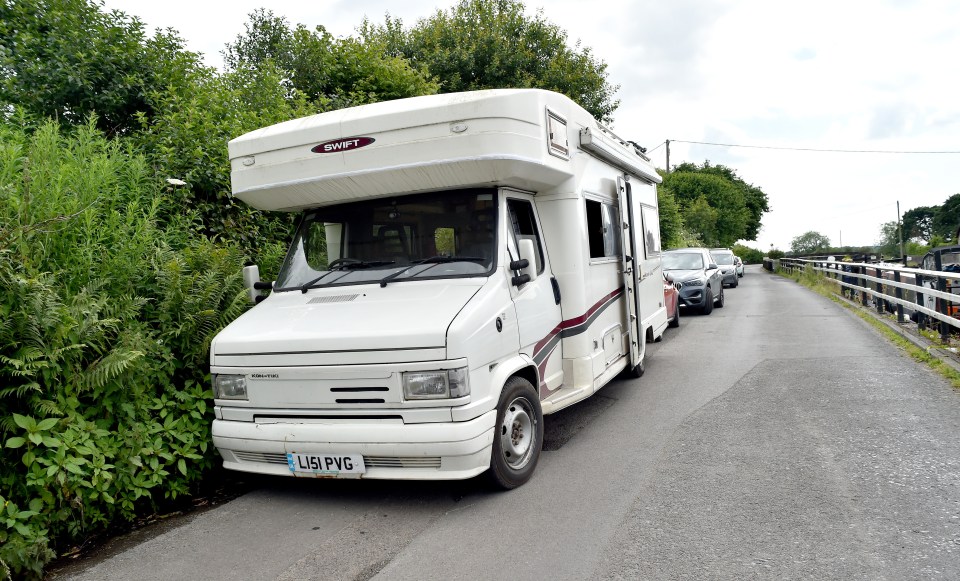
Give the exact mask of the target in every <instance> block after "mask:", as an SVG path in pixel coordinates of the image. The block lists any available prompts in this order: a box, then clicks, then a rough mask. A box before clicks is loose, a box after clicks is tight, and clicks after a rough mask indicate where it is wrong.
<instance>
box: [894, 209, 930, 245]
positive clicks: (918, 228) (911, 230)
mask: <svg viewBox="0 0 960 581" xmlns="http://www.w3.org/2000/svg"><path fill="white" fill-rule="evenodd" d="M937 209H938V207H936V206H920V207H918V208H913V209H912V210H907V211H906V212H904V213H903V217H902V218H901V220H902V221H903V238H904V239H905V240H906V239H913V238H916V239H918V240H922V241H923V242H925V243H929V242H930V239H931V238H933V234H934V232H933V218H934V216H936V213H937Z"/></svg>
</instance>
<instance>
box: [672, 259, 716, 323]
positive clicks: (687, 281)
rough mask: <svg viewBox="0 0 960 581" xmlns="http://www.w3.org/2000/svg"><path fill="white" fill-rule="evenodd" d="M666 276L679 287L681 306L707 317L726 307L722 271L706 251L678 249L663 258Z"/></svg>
mask: <svg viewBox="0 0 960 581" xmlns="http://www.w3.org/2000/svg"><path fill="white" fill-rule="evenodd" d="M660 258H661V261H660V262H661V264H662V266H663V274H664V275H665V276H666V277H667V279H668V280H670V282H672V283H674V284H679V285H680V297H679V299H680V306H682V307H686V308H690V309H696V310H698V311H700V312H701V313H703V314H704V315H709V314H710V313H711V312H713V308H714V307H716V308H718V309H720V308H723V302H724V297H723V284H722V282H721V275H720V268H719V267H717V265H716V263H715V262H714V261H713V257H712V256H710V253H709V252H708V251H707V249H706V248H679V249H677V250H668V251H666V252H664V253H663V254H662V255H661V256H660Z"/></svg>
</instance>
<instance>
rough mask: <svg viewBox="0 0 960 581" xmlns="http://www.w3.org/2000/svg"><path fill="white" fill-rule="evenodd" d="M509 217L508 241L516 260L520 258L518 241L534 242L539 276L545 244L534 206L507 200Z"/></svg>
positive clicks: (541, 269)
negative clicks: (541, 239)
mask: <svg viewBox="0 0 960 581" xmlns="http://www.w3.org/2000/svg"><path fill="white" fill-rule="evenodd" d="M507 215H508V218H509V224H508V226H509V230H510V237H509V239H508V241H507V243H508V245H509V248H510V252H511V254H512V255H513V256H514V258H519V256H520V254H519V253H518V252H517V248H519V246H518V244H517V243H518V241H520V240H525V239H526V240H532V241H533V247H534V248H535V249H536V259H537V274H541V273H542V272H543V263H544V260H543V244H542V243H541V242H540V232H539V231H538V230H537V220H536V218H535V216H534V213H533V204H531V203H530V202H528V201H526V200H511V199H508V200H507Z"/></svg>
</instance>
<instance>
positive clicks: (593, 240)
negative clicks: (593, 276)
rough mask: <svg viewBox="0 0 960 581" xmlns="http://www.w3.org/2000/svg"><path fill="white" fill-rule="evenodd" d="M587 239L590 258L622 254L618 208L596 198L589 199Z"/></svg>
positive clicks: (611, 256)
mask: <svg viewBox="0 0 960 581" xmlns="http://www.w3.org/2000/svg"><path fill="white" fill-rule="evenodd" d="M586 202H587V239H588V241H589V243H590V258H616V257H618V256H620V229H619V228H618V227H617V225H618V224H619V220H618V219H617V208H616V206H614V205H613V204H605V203H603V202H598V201H596V200H587V201H586Z"/></svg>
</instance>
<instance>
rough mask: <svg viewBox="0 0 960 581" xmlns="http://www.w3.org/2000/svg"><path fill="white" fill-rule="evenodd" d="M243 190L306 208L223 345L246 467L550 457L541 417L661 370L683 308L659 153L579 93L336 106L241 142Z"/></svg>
mask: <svg viewBox="0 0 960 581" xmlns="http://www.w3.org/2000/svg"><path fill="white" fill-rule="evenodd" d="M229 151H230V163H231V169H232V183H233V194H234V196H235V197H237V198H239V199H240V200H243V201H244V202H245V203H247V204H249V205H251V206H253V207H256V208H260V209H262V210H277V211H286V212H301V213H302V217H301V219H300V223H299V226H298V230H297V232H296V235H295V238H294V240H293V243H292V245H291V247H290V249H289V251H288V253H287V256H286V259H285V261H284V263H283V266H282V268H281V271H280V273H279V275H278V277H277V280H275V281H273V282H272V283H261V282H259V275H258V274H257V273H256V272H255V270H254V269H255V267H252V268H251V270H249V271H247V272H245V276H246V279H247V283H248V285H249V286H250V287H251V295H253V294H255V293H258V291H257V290H255V289H254V288H253V287H254V285H255V286H256V288H257V289H264V288H269V289H272V290H271V292H270V294H269V296H267V297H266V298H265V299H263V300H259V299H262V297H257V298H258V303H259V304H257V306H255V307H254V308H253V309H251V310H250V311H248V312H247V313H246V314H244V315H243V316H241V317H239V318H238V319H237V320H236V321H234V322H233V323H232V324H230V325H229V326H228V327H227V328H226V329H224V330H223V331H222V332H221V333H220V334H219V335H217V337H216V339H215V340H214V341H213V343H212V346H211V354H210V363H211V371H212V374H213V381H214V391H215V409H216V419H215V421H214V422H213V441H214V443H215V445H216V447H217V448H218V449H219V451H220V454H221V455H222V457H223V460H224V466H225V467H227V468H230V469H234V470H242V471H247V472H259V473H267V474H278V475H280V474H283V475H293V476H310V477H317V476H321V477H353V478H356V477H363V478H394V479H463V478H470V477H473V476H476V475H478V474H480V473H482V472H484V471H486V470H488V469H490V476H491V477H492V479H493V480H494V482H495V483H497V484H499V485H500V486H502V487H504V488H512V487H515V486H519V485H520V484H523V483H524V482H525V481H526V480H527V479H528V478H529V477H530V475H531V474H532V472H533V470H534V468H535V466H536V464H537V461H538V459H539V456H540V450H541V446H542V442H543V415H544V414H550V413H552V412H556V411H558V410H560V409H562V408H564V407H566V406H569V405H571V404H573V403H576V402H578V401H581V400H583V399H585V398H587V397H589V396H590V395H592V394H593V393H594V392H596V391H597V390H598V389H600V388H601V387H602V386H604V385H605V384H606V383H608V382H609V381H610V380H612V379H613V378H614V377H615V376H617V375H618V374H620V373H621V372H626V373H627V374H629V375H633V376H635V377H637V376H639V375H640V374H642V372H643V365H644V351H645V346H646V343H647V342H648V341H651V340H656V339H659V337H660V336H661V335H662V333H663V331H664V329H665V327H666V325H667V313H666V309H665V308H664V298H663V282H662V276H661V269H660V259H659V252H660V232H659V218H658V214H657V195H656V184H657V183H659V182H660V178H659V176H658V175H657V173H656V171H655V170H654V167H653V166H652V165H651V164H650V162H649V160H648V159H647V158H646V157H644V156H643V154H642V152H641V151H640V150H639V148H637V147H636V146H635V145H633V144H632V143H629V142H624V141H622V140H621V139H619V138H617V137H616V136H615V135H613V134H612V133H611V132H610V131H609V130H608V129H606V128H604V127H603V126H601V125H599V124H598V123H597V122H596V121H595V120H594V119H593V118H592V117H591V116H590V114H589V113H587V111H585V110H584V109H583V108H581V107H580V106H578V105H577V104H575V103H574V102H573V101H571V100H570V99H568V98H567V97H565V96H563V95H559V94H556V93H552V92H549V91H542V90H526V89H524V90H490V91H478V92H471V93H460V94H448V95H434V96H425V97H417V98H413V99H404V100H397V101H390V102H385V103H376V104H372V105H364V106H361V107H354V108H350V109H343V110H339V111H332V112H328V113H323V114H320V115H315V116H312V117H307V118H304V119H297V120H294V121H289V122H286V123H281V124H278V125H274V126H272V127H267V128H264V129H260V130H258V131H254V132H252V133H248V134H246V135H243V136H241V137H238V138H237V139H234V140H233V141H231V142H230V144H229Z"/></svg>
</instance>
